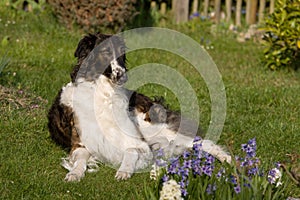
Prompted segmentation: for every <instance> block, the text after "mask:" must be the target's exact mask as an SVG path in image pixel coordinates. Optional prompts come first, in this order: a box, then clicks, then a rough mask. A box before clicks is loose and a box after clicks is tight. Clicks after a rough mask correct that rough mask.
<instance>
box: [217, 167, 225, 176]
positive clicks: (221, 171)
mask: <svg viewBox="0 0 300 200" xmlns="http://www.w3.org/2000/svg"><path fill="white" fill-rule="evenodd" d="M224 173H225V169H224V168H221V169H220V170H219V171H218V173H217V175H216V177H217V178H221V176H222V175H223V174H224Z"/></svg>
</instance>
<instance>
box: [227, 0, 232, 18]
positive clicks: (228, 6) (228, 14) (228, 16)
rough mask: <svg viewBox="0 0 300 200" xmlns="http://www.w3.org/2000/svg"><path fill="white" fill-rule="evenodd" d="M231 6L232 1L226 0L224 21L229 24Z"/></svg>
mask: <svg viewBox="0 0 300 200" xmlns="http://www.w3.org/2000/svg"><path fill="white" fill-rule="evenodd" d="M231 6H232V0H226V21H227V22H230V20H231Z"/></svg>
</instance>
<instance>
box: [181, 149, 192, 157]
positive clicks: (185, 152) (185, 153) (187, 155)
mask: <svg viewBox="0 0 300 200" xmlns="http://www.w3.org/2000/svg"><path fill="white" fill-rule="evenodd" d="M190 154H191V153H190V152H189V151H188V150H185V151H184V152H183V154H182V157H183V159H188V158H189V156H190Z"/></svg>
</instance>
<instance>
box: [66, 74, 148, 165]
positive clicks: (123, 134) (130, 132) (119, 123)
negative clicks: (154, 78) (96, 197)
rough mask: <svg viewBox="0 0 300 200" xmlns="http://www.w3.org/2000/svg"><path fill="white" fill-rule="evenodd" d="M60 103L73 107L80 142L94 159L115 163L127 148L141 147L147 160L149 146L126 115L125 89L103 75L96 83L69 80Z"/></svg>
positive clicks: (126, 99)
mask: <svg viewBox="0 0 300 200" xmlns="http://www.w3.org/2000/svg"><path fill="white" fill-rule="evenodd" d="M61 103H62V104H65V105H67V106H69V107H71V108H72V109H73V111H74V113H75V115H76V117H77V119H78V124H77V125H76V128H77V129H79V134H80V139H81V143H82V144H83V145H84V146H85V147H86V149H87V150H88V151H89V152H90V154H91V155H92V156H94V157H96V158H97V159H98V160H100V161H102V162H108V163H109V164H112V165H119V164H120V163H121V161H122V158H123V154H124V152H125V151H126V150H127V149H130V148H135V149H142V151H144V153H145V154H149V155H148V156H149V159H151V156H150V154H151V152H150V148H149V147H148V145H147V144H146V143H145V142H144V141H142V140H141V135H140V133H139V131H138V130H137V128H136V126H135V125H134V124H133V122H132V121H131V120H130V118H129V117H128V113H127V112H128V109H127V108H128V98H127V96H126V90H124V89H123V88H122V87H114V86H113V85H112V84H111V83H110V82H109V80H108V79H107V78H106V77H105V76H102V75H101V76H100V78H99V79H98V80H97V82H81V83H79V84H77V85H76V86H75V85H74V84H72V83H69V84H68V85H67V86H66V87H65V88H64V89H63V92H62V94H61ZM137 168H139V167H138V166H137Z"/></svg>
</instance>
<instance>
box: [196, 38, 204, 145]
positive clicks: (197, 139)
mask: <svg viewBox="0 0 300 200" xmlns="http://www.w3.org/2000/svg"><path fill="white" fill-rule="evenodd" d="M202 39H203V40H204V38H203V37H201V40H202ZM200 140H202V139H201V137H200V136H196V137H195V138H194V142H198V141H200Z"/></svg>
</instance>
